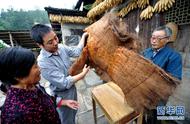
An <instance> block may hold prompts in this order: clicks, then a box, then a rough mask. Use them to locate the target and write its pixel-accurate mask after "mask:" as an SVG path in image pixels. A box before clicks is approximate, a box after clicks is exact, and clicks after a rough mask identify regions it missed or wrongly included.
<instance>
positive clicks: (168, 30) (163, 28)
mask: <svg viewBox="0 0 190 124" xmlns="http://www.w3.org/2000/svg"><path fill="white" fill-rule="evenodd" d="M161 30H164V32H165V33H166V37H171V36H172V30H171V28H169V27H167V26H160V27H157V28H156V29H154V31H161ZM154 31H153V32H154Z"/></svg>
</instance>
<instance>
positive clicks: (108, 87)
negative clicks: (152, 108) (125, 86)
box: [92, 82, 142, 124]
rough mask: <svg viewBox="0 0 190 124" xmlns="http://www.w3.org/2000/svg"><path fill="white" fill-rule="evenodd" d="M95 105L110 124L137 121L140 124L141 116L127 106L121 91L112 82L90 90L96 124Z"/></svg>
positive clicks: (124, 123)
mask: <svg viewBox="0 0 190 124" xmlns="http://www.w3.org/2000/svg"><path fill="white" fill-rule="evenodd" d="M96 103H97V104H98V105H99V106H100V108H101V109H102V111H103V113H104V114H105V116H106V118H107V120H108V121H109V123H111V124H126V123H128V122H130V121H132V120H134V119H137V123H138V124H142V114H139V113H137V112H135V111H134V109H133V108H131V107H130V106H129V105H127V103H126V101H125V99H124V94H123V92H122V90H121V89H120V88H119V87H118V86H117V85H116V84H114V83H113V82H109V83H106V84H102V85H99V86H96V87H95V88H93V89H92V104H93V114H94V121H95V124H97V117H96Z"/></svg>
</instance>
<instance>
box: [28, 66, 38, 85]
mask: <svg viewBox="0 0 190 124" xmlns="http://www.w3.org/2000/svg"><path fill="white" fill-rule="evenodd" d="M40 78H41V77H40V68H39V66H38V65H37V63H35V64H34V65H33V66H32V68H31V69H30V73H29V75H28V76H27V80H28V81H27V82H30V83H31V84H37V83H38V82H39V81H40Z"/></svg>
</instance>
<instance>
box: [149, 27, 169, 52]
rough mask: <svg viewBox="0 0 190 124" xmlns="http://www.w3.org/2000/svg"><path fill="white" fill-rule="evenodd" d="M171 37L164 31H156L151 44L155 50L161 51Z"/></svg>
mask: <svg viewBox="0 0 190 124" xmlns="http://www.w3.org/2000/svg"><path fill="white" fill-rule="evenodd" d="M168 39H169V37H168V36H166V33H165V31H164V30H160V31H154V32H153V33H152V37H151V38H150V42H151V45H152V48H153V49H160V48H162V47H164V46H165V44H166V43H167V42H168Z"/></svg>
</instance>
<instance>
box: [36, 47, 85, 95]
mask: <svg viewBox="0 0 190 124" xmlns="http://www.w3.org/2000/svg"><path fill="white" fill-rule="evenodd" d="M82 48H83V46H77V47H67V46H63V45H62V44H59V46H58V52H57V53H50V52H48V51H46V50H45V49H42V50H41V51H40V55H39V56H38V59H37V61H38V65H39V66H40V69H41V74H42V76H43V77H44V78H45V79H46V80H48V81H49V82H50V88H51V90H52V91H53V92H60V91H64V90H67V89H70V88H71V87H72V86H73V83H74V81H73V77H72V76H70V75H69V74H68V69H69V68H70V66H71V64H72V63H71V61H70V57H77V56H79V55H80V53H81V51H82Z"/></svg>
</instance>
